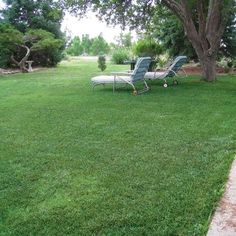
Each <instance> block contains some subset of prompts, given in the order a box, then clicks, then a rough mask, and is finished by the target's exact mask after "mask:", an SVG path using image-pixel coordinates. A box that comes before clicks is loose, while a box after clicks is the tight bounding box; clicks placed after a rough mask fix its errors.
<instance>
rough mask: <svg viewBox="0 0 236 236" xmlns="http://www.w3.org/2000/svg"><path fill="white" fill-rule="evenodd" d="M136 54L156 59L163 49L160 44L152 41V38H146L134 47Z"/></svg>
mask: <svg viewBox="0 0 236 236" xmlns="http://www.w3.org/2000/svg"><path fill="white" fill-rule="evenodd" d="M133 50H134V54H135V55H137V56H138V57H146V56H149V57H152V58H155V57H156V56H158V55H160V54H161V53H162V47H161V45H160V44H158V43H157V42H155V41H154V40H152V39H151V38H144V39H141V40H138V42H137V43H136V44H135V45H134V49H133Z"/></svg>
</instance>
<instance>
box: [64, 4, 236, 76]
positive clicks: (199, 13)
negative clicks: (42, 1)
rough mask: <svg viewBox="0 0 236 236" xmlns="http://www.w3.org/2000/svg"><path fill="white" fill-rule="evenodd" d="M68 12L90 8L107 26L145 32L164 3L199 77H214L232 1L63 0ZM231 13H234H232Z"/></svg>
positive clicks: (83, 10) (78, 11) (82, 12)
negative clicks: (198, 65)
mask: <svg viewBox="0 0 236 236" xmlns="http://www.w3.org/2000/svg"><path fill="white" fill-rule="evenodd" d="M65 3H66V4H67V6H68V7H70V8H71V10H72V11H74V12H77V13H78V14H80V15H84V14H85V12H86V11H87V10H88V9H89V8H92V10H94V11H98V14H99V16H100V18H101V19H103V20H105V21H106V22H107V23H111V24H121V25H127V24H128V25H129V26H130V27H131V28H140V27H141V28H145V29H149V22H151V19H152V17H153V16H154V14H155V12H156V10H157V9H158V7H159V3H161V4H164V5H165V6H166V7H167V8H168V9H170V10H171V11H172V12H173V13H174V14H175V15H176V16H177V17H178V19H179V20H180V21H181V23H182V24H183V27H184V32H185V34H186V36H187V38H188V40H189V41H190V43H191V45H192V46H193V48H194V50H195V52H196V54H197V56H198V59H199V61H200V63H201V65H202V69H203V78H204V79H205V80H207V81H214V80H215V78H216V68H215V66H216V58H217V53H218V51H219V47H220V43H221V40H222V35H223V32H224V30H225V27H226V24H227V15H228V14H231V12H232V11H233V10H234V9H232V6H233V5H234V4H235V1H234V0H192V1H187V0H162V1H154V0H150V1H141V0H135V1H134V0H133V1H132V0H117V1H97V0H87V1H75V0H67V1H66V0H65ZM233 14H235V12H234V13H233Z"/></svg>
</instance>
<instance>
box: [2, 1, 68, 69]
mask: <svg viewBox="0 0 236 236" xmlns="http://www.w3.org/2000/svg"><path fill="white" fill-rule="evenodd" d="M4 2H5V3H6V7H5V8H4V9H3V10H2V11H1V19H0V23H1V29H2V30H5V33H4V34H7V35H8V36H9V37H11V36H10V34H11V32H17V35H19V34H20V33H21V35H22V37H21V43H17V42H15V43H14V45H15V46H14V50H12V47H13V46H12V45H13V44H11V41H9V43H8V44H7V46H6V48H5V49H4V50H2V51H1V52H0V53H1V57H2V58H3V59H1V61H0V66H2V67H4V66H9V65H11V63H12V59H11V58H12V56H13V55H14V56H15V57H17V56H18V57H19V58H22V57H23V55H24V54H25V50H26V48H25V47H28V48H29V49H30V53H28V54H29V55H28V57H29V60H33V61H34V65H41V66H54V65H56V64H57V63H58V62H59V61H60V60H61V58H62V52H63V50H64V45H65V39H64V35H63V33H62V32H61V30H60V26H61V21H62V18H63V9H61V7H60V5H59V2H58V1H54V0H49V1H46V0H34V1H32V0H4ZM7 29H8V30H7ZM32 34H34V35H32ZM36 35H37V37H36ZM30 36H31V39H32V40H33V39H35V40H36V38H37V39H38V40H37V43H36V42H35V41H34V40H33V41H30V40H29V41H27V37H28V39H29V37H30ZM13 38H14V37H13ZM0 41H1V42H2V43H3V41H4V39H3V38H1V39H0ZM10 45H11V46H10ZM16 45H17V46H16ZM22 46H23V47H22ZM36 49H37V50H36ZM24 57H25V56H24ZM15 62H16V61H15Z"/></svg>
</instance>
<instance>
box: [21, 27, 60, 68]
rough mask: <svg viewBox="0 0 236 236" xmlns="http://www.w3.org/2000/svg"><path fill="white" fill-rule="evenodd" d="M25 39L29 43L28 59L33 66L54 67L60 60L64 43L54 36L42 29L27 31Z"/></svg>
mask: <svg viewBox="0 0 236 236" xmlns="http://www.w3.org/2000/svg"><path fill="white" fill-rule="evenodd" d="M25 38H26V39H27V40H30V42H31V49H32V55H31V57H30V59H31V60H33V61H34V64H35V65H41V66H55V65H56V64H57V63H58V62H59V61H60V60H61V59H62V51H63V49H64V41H63V40H61V39H56V38H55V36H54V34H52V33H50V32H47V31H45V30H42V29H37V30H29V31H28V32H27V33H26V34H25Z"/></svg>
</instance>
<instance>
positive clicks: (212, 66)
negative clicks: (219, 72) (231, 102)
mask: <svg viewBox="0 0 236 236" xmlns="http://www.w3.org/2000/svg"><path fill="white" fill-rule="evenodd" d="M200 63H201V66H202V77H203V79H204V80H205V81H209V82H212V81H214V80H216V58H215V57H209V56H203V58H202V59H200Z"/></svg>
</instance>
